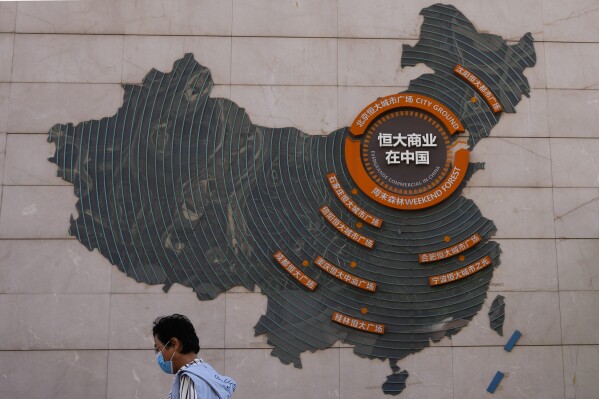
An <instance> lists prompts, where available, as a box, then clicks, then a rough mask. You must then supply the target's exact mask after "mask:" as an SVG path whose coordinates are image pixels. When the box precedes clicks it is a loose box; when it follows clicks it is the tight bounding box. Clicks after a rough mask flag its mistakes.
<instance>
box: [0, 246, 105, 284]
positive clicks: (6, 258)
mask: <svg viewBox="0 0 599 399" xmlns="http://www.w3.org/2000/svg"><path fill="white" fill-rule="evenodd" d="M111 269H112V267H111V265H110V263H109V262H108V260H107V259H106V258H104V257H103V256H101V255H100V254H99V253H98V252H97V251H93V252H90V251H88V250H87V248H85V247H84V246H83V245H81V244H80V243H79V242H77V241H75V240H0V293H3V294H51V293H56V294H61V293H69V294H71V293H82V294H83V293H88V294H91V293H94V294H109V293H110V277H111ZM40 274H42V275H43V276H44V278H43V279H41V278H37V277H36V276H39V275H40Z"/></svg>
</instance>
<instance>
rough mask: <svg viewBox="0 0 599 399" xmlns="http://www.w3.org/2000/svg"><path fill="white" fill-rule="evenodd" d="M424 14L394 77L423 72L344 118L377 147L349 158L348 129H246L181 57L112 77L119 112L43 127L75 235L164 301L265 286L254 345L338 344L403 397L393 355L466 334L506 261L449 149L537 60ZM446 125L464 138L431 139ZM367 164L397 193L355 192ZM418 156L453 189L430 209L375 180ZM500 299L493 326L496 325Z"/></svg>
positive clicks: (473, 137)
mask: <svg viewBox="0 0 599 399" xmlns="http://www.w3.org/2000/svg"><path fill="white" fill-rule="evenodd" d="M421 15H422V17H423V22H422V25H421V28H420V37H419V40H418V42H417V43H416V44H415V45H414V46H409V45H404V46H403V49H402V52H401V54H397V56H398V57H401V66H402V68H403V67H411V66H416V65H418V64H424V65H426V66H427V67H429V68H430V69H432V70H433V73H427V74H423V75H421V76H419V77H418V78H416V79H413V80H412V81H411V82H410V84H409V87H408V89H407V91H405V92H402V93H397V94H396V95H393V96H388V97H385V98H384V99H380V101H379V102H374V103H373V104H374V105H373V106H372V107H367V108H365V110H364V111H362V112H361V111H360V109H356V115H357V117H356V121H354V124H355V125H356V126H360V127H363V129H370V130H368V134H366V136H364V137H366V138H365V139H364V137H362V140H363V141H362V142H361V143H360V142H358V141H356V143H358V145H362V146H370V147H373V148H374V147H377V145H378V147H377V148H376V151H375V150H374V149H373V150H372V151H371V152H369V151H367V150H364V153H362V152H361V150H360V149H359V148H358V156H359V158H358V159H348V148H349V145H350V144H351V143H353V142H354V141H352V140H354V139H355V138H354V137H353V135H352V132H351V131H350V127H344V128H340V129H338V130H336V131H334V132H330V133H329V134H326V135H309V134H306V133H304V132H302V131H300V130H298V129H296V128H294V127H285V128H271V127H267V126H258V125H255V124H253V123H252V121H251V120H250V117H249V115H248V114H247V113H246V112H245V110H244V109H243V108H241V107H240V106H243V104H239V105H238V104H235V103H233V102H232V101H230V100H228V99H225V98H213V97H211V96H210V93H211V89H212V86H213V81H212V78H211V75H210V71H209V70H208V69H207V68H206V67H203V66H202V65H201V64H200V63H199V62H198V61H196V60H195V59H194V57H193V55H192V54H187V55H185V56H184V57H183V58H181V59H179V60H177V61H175V63H174V65H173V69H172V71H170V72H166V73H165V72H160V71H157V70H151V71H149V72H148V73H147V75H146V77H145V78H144V80H143V82H142V83H141V84H139V85H137V84H131V85H130V84H127V85H124V86H123V87H124V98H123V103H122V105H121V107H120V108H119V109H118V111H117V112H116V114H115V115H112V116H107V117H105V118H103V119H100V120H90V121H85V122H82V123H79V124H77V125H76V126H74V125H73V124H70V123H62V124H57V125H55V126H54V127H52V129H51V130H50V132H49V141H50V142H52V143H54V144H55V146H56V152H55V154H54V156H53V157H52V158H51V159H50V161H51V162H53V163H55V164H56V165H57V166H58V175H59V176H60V177H61V178H62V179H64V180H66V181H68V182H70V183H72V184H73V186H74V190H75V194H76V196H77V199H78V200H77V204H76V207H77V213H78V214H77V216H76V217H73V218H71V221H70V230H69V231H70V234H71V235H72V236H74V237H76V238H77V240H79V241H80V242H81V244H83V245H85V246H86V247H87V248H88V249H89V250H93V249H97V250H98V252H99V253H100V254H101V255H102V256H104V257H105V258H107V259H108V260H109V261H110V262H111V263H112V264H114V265H116V266H117V267H118V269H119V270H120V271H121V272H122V273H125V274H126V275H127V276H129V277H131V278H133V279H135V280H136V281H138V282H140V283H146V284H154V285H156V284H158V285H164V291H165V292H167V291H168V290H169V289H170V287H171V286H172V285H173V284H175V283H177V284H181V285H183V286H186V287H190V288H191V289H193V291H194V292H195V293H197V297H198V299H199V300H200V301H203V300H209V299H212V298H215V297H216V296H218V295H219V294H221V293H224V292H226V291H227V290H229V289H231V288H233V287H236V286H241V287H245V288H246V289H248V290H250V291H254V290H257V289H258V288H259V290H260V292H261V293H262V294H263V295H265V296H266V297H267V310H266V313H265V314H264V315H262V316H261V317H260V319H259V320H256V324H255V326H254V330H255V334H256V335H265V336H266V339H267V342H268V344H269V345H271V346H272V348H273V349H272V355H273V356H276V357H277V358H279V359H280V361H281V362H282V363H284V364H290V363H292V364H293V365H294V366H295V367H298V368H301V367H302V364H301V360H300V355H301V354H302V353H303V352H305V351H312V352H313V351H316V350H319V349H326V348H330V347H332V346H333V345H334V344H336V343H337V342H342V343H344V344H347V345H351V346H353V348H354V353H355V354H356V355H357V356H361V357H366V358H378V359H381V360H385V361H388V362H389V365H390V368H391V373H390V375H388V376H381V377H382V378H381V382H384V381H385V378H386V382H384V383H383V385H382V389H383V391H384V392H385V393H388V394H398V393H400V392H401V391H402V390H403V389H404V388H405V383H406V379H407V378H408V376H409V370H400V368H399V366H398V362H399V361H400V360H401V359H402V358H405V357H406V356H408V355H409V354H412V353H415V352H418V351H420V350H422V349H424V348H426V347H428V346H429V345H430V343H431V342H438V341H440V340H441V339H442V338H444V337H450V336H452V335H454V334H457V333H459V332H460V330H461V329H462V328H464V327H465V326H467V325H468V322H469V321H470V320H472V318H473V317H474V316H475V315H476V314H477V312H479V311H480V310H481V308H482V306H483V303H484V302H485V301H486V298H487V290H488V288H489V284H490V282H491V279H492V277H493V270H494V268H496V267H500V252H501V251H500V248H499V245H498V243H496V242H493V241H491V238H492V237H493V235H494V234H495V233H496V227H495V225H494V223H493V221H491V220H489V219H486V218H485V217H484V216H483V215H482V214H481V212H480V210H479V208H478V206H477V205H476V204H475V203H474V202H473V201H472V200H470V199H468V198H466V197H465V196H464V195H463V193H462V190H463V188H464V187H465V186H466V185H467V183H468V180H469V179H470V177H471V176H472V175H473V174H474V173H476V171H477V170H480V169H481V168H484V164H483V163H473V162H468V158H467V157H466V158H463V157H462V158H459V157H458V154H460V152H459V151H458V152H455V149H457V148H462V150H461V151H462V154H466V155H467V154H468V153H469V152H470V151H473V150H474V149H475V146H476V144H477V143H478V142H479V141H480V140H483V139H485V138H486V137H488V136H489V135H490V133H491V130H492V129H493V127H494V126H495V125H496V124H497V123H500V119H501V117H502V115H503V114H505V113H513V112H515V107H516V105H517V104H518V103H519V101H520V100H521V99H522V96H523V95H525V96H528V95H529V92H530V86H529V83H528V80H527V79H526V77H525V76H524V71H525V69H526V68H531V67H533V66H534V65H535V62H536V55H535V51H534V48H533V40H532V36H531V34H530V33H527V34H525V35H524V36H522V38H521V39H520V40H519V41H518V40H516V41H514V42H512V43H508V42H507V41H506V40H504V39H502V38H501V37H499V36H496V35H492V34H486V33H479V32H478V31H477V30H476V29H475V27H474V26H473V24H472V23H471V22H470V21H469V20H468V19H467V18H466V17H465V16H464V15H463V14H462V13H461V12H460V11H458V10H457V9H456V8H455V7H453V6H449V5H441V4H437V5H433V6H431V7H428V8H425V9H423V10H422V11H421ZM415 17H416V16H415ZM487 93H491V94H489V95H487ZM491 96H492V99H493V101H494V102H490V101H489V99H490V98H491ZM428 99H432V100H434V101H435V104H442V106H443V107H444V108H440V107H437V108H435V109H436V110H437V111H439V109H441V111H440V112H438V114H437V115H436V116H435V115H434V114H431V113H427V112H425V111H422V108H420V109H419V108H417V107H416V108H411V104H414V105H415V104H416V100H418V101H419V104H421V105H422V104H423V103H425V102H426V101H429V100H428ZM374 100H377V99H374V98H373V99H372V101H374ZM394 103H395V104H396V105H401V107H400V108H397V107H394ZM400 103H401V104H400ZM364 106H367V104H364ZM385 107H387V108H385ZM376 108H379V109H376ZM385 110H387V111H385ZM498 110H500V111H501V112H498ZM385 112H386V113H385ZM377 113H378V114H377ZM375 114H377V115H376V116H377V118H378V119H374V116H375ZM404 114H405V115H404ZM394 115H395V116H397V117H398V118H399V116H401V115H404V116H405V117H406V118H408V117H412V118H416V119H418V118H420V119H421V121H418V120H415V122H414V123H416V124H418V123H420V125H418V126H421V125H422V121H429V122H427V123H430V124H431V126H435V129H434V130H435V133H434V135H433V133H427V131H422V133H418V134H416V133H414V132H415V131H416V130H414V131H405V132H403V134H404V135H403V136H402V134H401V133H402V132H400V133H397V132H398V130H397V129H395V130H392V129H391V128H389V129H388V130H387V131H385V130H384V129H383V130H381V129H379V130H377V131H375V130H373V129H374V128H375V127H376V126H379V125H380V126H383V125H381V124H384V123H387V122H385V121H392V119H393V118H392V117H395V116H394ZM371 116H372V117H373V118H370V117H371ZM448 116H451V118H449V117H448ZM453 116H455V120H452V119H453ZM436 117H437V118H438V119H435V118H436ZM390 118H391V119H390ZM444 118H446V119H448V120H443V119H444ZM400 119H401V118H400ZM408 119H409V118H408ZM370 121H378V122H376V123H375V125H376V126H374V125H372V124H370ZM452 124H459V125H460V126H462V127H463V131H462V132H459V131H458V132H457V133H455V132H449V133H447V132H443V131H444V129H445V128H444V126H445V125H448V126H450V127H451V125H452ZM380 126H379V127H380ZM389 126H391V125H389ZM445 130H447V129H445ZM373 132H375V134H373ZM376 132H378V136H377V134H376ZM439 132H441V133H439ZM453 133H455V134H453ZM410 134H411V137H408V136H410ZM369 137H371V138H372V140H370V139H369ZM369 140H370V141H369ZM410 146H412V147H414V148H411V147H410ZM427 146H428V148H429V149H430V150H431V151H428V152H427V151H424V149H425V148H427ZM370 147H369V148H370ZM410 149H412V150H415V151H413V152H410V151H408V150H410ZM400 150H403V153H402V151H400ZM416 150H420V151H416ZM452 150H453V151H454V152H452ZM377 151H378V153H377ZM377 154H378V155H377ZM447 154H450V155H447ZM451 154H453V155H451ZM361 155H364V156H365V158H360V156H361ZM370 155H372V159H371V161H372V162H378V163H382V164H384V165H382V166H381V167H378V166H377V168H378V169H377V170H378V172H380V173H379V177H376V176H375V177H373V181H375V182H380V185H381V187H383V188H385V187H388V188H389V190H388V191H389V192H393V193H398V194H401V195H397V197H395V196H394V195H395V194H394V195H387V194H385V190H379V189H378V188H375V189H374V190H373V191H367V192H365V191H364V189H363V187H362V186H361V185H360V184H359V182H358V181H357V180H356V179H355V176H354V172H352V168H354V169H355V166H356V165H358V166H360V165H368V162H370V161H369V158H368V157H369V156H370ZM452 156H454V157H455V159H454V160H453V162H454V163H453V165H458V161H459V159H461V160H462V162H464V160H465V163H464V164H463V166H464V167H463V168H462V169H461V170H460V171H459V172H460V173H461V177H460V179H461V180H456V179H455V178H454V179H453V180H451V179H452V176H453V174H452V170H451V167H452V164H451V157H452ZM429 157H430V158H429ZM437 158H438V159H437ZM417 161H420V164H422V165H424V166H425V167H426V166H427V165H430V164H431V163H433V162H441V167H439V168H434V169H432V168H429V169H430V171H427V172H426V173H425V174H428V173H429V172H430V176H431V178H432V177H435V174H438V176H436V178H435V179H434V180H435V181H437V182H439V181H442V180H443V179H441V178H442V177H443V178H444V179H445V180H447V179H450V181H453V182H454V183H455V185H456V186H455V187H454V189H453V191H452V192H451V193H449V194H450V195H447V198H444V199H443V201H438V202H437V203H435V204H434V206H426V207H421V208H420V209H402V206H403V205H404V204H408V203H416V202H417V201H416V200H415V199H411V200H410V198H411V196H412V195H416V194H418V193H420V192H424V193H426V192H427V191H426V190H427V187H428V186H430V185H431V184H432V183H433V182H432V181H431V182H429V181H428V178H427V177H424V178H422V179H421V180H420V181H421V182H425V183H427V184H428V185H427V186H426V187H424V186H423V188H422V189H420V190H412V189H410V187H407V188H406V189H405V190H404V189H397V187H395V188H394V187H390V186H389V184H387V182H384V181H381V178H380V175H381V174H382V175H383V176H386V173H387V172H386V171H391V172H393V171H394V170H398V168H400V167H401V166H402V165H405V164H408V165H410V166H413V165H415V164H416V163H417ZM364 162H366V164H364ZM443 165H449V170H448V167H447V166H445V167H443ZM394 168H395V169H394ZM366 169H368V172H366V175H368V173H374V172H373V170H374V169H372V168H371V167H369V168H366ZM366 169H365V170H366ZM456 169H458V168H457V167H454V170H456ZM414 170H416V169H414ZM422 170H424V169H422ZM375 172H376V171H375ZM456 173H457V172H456ZM442 175H443V176H442ZM368 176H369V175H368ZM418 179H420V177H418ZM393 181H395V180H393ZM456 182H457V183H456ZM377 184H378V183H377ZM440 187H442V186H438V187H437V190H438V189H440ZM381 193H382V194H381ZM434 193H435V189H434V188H433V189H432V191H430V194H428V195H427V196H421V197H420V198H421V199H420V200H419V201H428V200H432V199H434V198H435V194H434ZM375 196H378V197H377V198H375ZM373 198H375V199H376V200H373ZM423 198H424V199H423ZM383 200H385V201H391V202H390V203H389V204H390V205H389V204H385V203H383V202H384V201H383ZM502 299H503V298H502V297H500V296H498V297H497V298H496V300H495V301H494V302H493V306H492V309H491V310H492V312H493V315H491V317H490V319H491V326H490V327H491V328H494V329H496V330H497V331H498V332H500V331H501V324H502V321H503V308H504V304H503V300H502ZM199 306H201V305H199ZM508 310H509V309H508Z"/></svg>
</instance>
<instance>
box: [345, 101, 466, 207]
mask: <svg viewBox="0 0 599 399" xmlns="http://www.w3.org/2000/svg"><path fill="white" fill-rule="evenodd" d="M462 131H464V128H463V126H462V124H461V123H460V121H459V120H458V119H457V117H456V116H455V115H454V114H453V112H451V111H450V110H449V109H448V108H447V107H446V106H444V105H442V104H441V103H439V102H438V101H436V100H433V99H431V98H429V97H426V96H423V95H420V94H412V93H401V94H397V95H393V96H388V97H384V98H380V99H378V100H377V101H375V102H373V103H372V104H370V105H369V106H368V107H366V108H365V109H364V110H363V111H362V112H361V113H360V115H358V117H357V118H356V119H355V120H354V123H353V124H352V126H351V128H350V133H351V134H350V135H349V136H348V137H347V138H346V142H345V160H346V164H347V167H348V170H349V172H350V175H351V176H352V178H353V180H354V181H355V183H356V185H357V186H358V187H359V188H360V189H361V190H362V191H363V192H364V193H365V194H366V195H368V196H369V197H370V198H372V199H373V200H375V201H377V202H378V203H381V204H383V205H386V206H389V207H391V208H395V209H404V210H413V209H423V208H428V207H430V206H433V205H436V204H438V203H440V202H441V201H443V200H444V199H446V198H448V197H449V196H450V195H451V194H452V193H453V192H454V191H455V190H456V189H457V188H458V187H459V185H460V184H461V182H462V180H463V179H464V177H465V175H466V171H467V168H468V159H469V151H468V148H467V147H466V146H460V145H459V143H460V142H459V141H458V140H457V139H456V138H455V137H453V135H455V134H456V133H459V132H462ZM461 147H465V148H461Z"/></svg>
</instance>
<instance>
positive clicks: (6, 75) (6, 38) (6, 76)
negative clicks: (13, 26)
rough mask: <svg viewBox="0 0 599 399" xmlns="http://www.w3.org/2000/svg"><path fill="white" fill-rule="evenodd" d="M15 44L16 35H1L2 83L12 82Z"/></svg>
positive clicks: (0, 78)
mask: <svg viewBox="0 0 599 399" xmlns="http://www.w3.org/2000/svg"><path fill="white" fill-rule="evenodd" d="M14 42H15V35H14V34H12V33H0V82H10V81H11V75H12V67H13V45H14Z"/></svg>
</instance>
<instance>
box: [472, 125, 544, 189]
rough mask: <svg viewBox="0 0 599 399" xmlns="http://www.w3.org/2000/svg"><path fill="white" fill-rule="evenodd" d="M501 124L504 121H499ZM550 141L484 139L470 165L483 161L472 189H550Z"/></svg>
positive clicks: (473, 154) (473, 181)
mask: <svg viewBox="0 0 599 399" xmlns="http://www.w3.org/2000/svg"><path fill="white" fill-rule="evenodd" d="M500 123H501V122H500ZM550 156H551V151H550V146H549V139H548V138H546V139H528V138H527V139H521V138H494V137H488V138H486V139H484V140H481V141H480V142H479V143H478V144H477V145H476V147H474V150H473V151H472V152H471V156H470V162H484V164H485V168H484V169H483V170H479V171H477V172H476V173H475V174H474V176H472V178H471V179H470V181H469V182H468V185H469V186H470V187H477V186H480V187H551V158H550Z"/></svg>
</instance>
